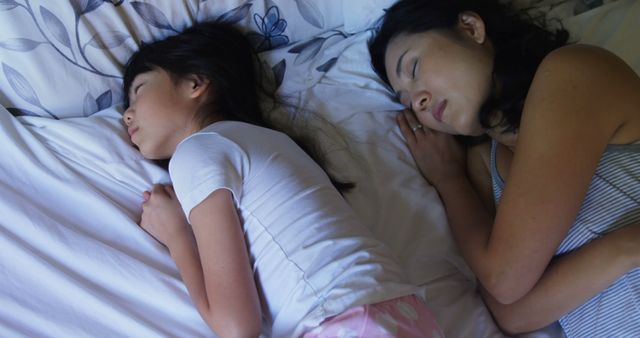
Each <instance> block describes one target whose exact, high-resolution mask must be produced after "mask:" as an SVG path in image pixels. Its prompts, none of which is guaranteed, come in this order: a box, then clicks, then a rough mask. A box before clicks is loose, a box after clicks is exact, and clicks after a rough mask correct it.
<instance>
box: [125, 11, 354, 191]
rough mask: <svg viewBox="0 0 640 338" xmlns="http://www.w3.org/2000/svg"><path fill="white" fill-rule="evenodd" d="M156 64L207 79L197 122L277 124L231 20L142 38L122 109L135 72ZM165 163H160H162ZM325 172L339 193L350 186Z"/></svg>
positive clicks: (305, 141) (313, 151) (312, 148)
mask: <svg viewBox="0 0 640 338" xmlns="http://www.w3.org/2000/svg"><path fill="white" fill-rule="evenodd" d="M157 68H161V69H163V70H165V71H167V72H168V73H169V74H170V75H171V77H172V79H174V80H177V79H183V78H187V77H188V76H190V75H199V76H202V77H203V78H205V79H207V80H209V81H210V83H211V85H210V87H209V88H210V90H209V96H208V98H207V101H206V102H204V103H203V105H202V107H200V110H199V111H198V112H197V115H196V119H198V122H199V123H200V125H201V126H202V127H205V126H207V125H209V124H211V123H212V122H214V121H216V120H218V119H219V118H222V119H224V120H233V121H241V122H246V123H251V124H254V125H258V126H262V127H266V128H270V129H278V128H276V127H275V126H274V125H273V124H272V123H270V122H269V121H268V120H267V119H266V118H265V115H264V112H263V111H262V108H261V104H260V102H261V98H268V99H271V100H273V101H274V102H279V101H278V100H277V98H276V96H275V93H274V91H273V90H270V89H268V88H269V87H268V85H267V84H266V83H265V81H264V79H265V78H266V76H265V73H264V69H263V67H262V63H261V62H260V60H259V59H258V56H257V53H256V52H255V50H254V49H253V47H252V46H251V43H250V42H249V40H248V39H247V38H246V37H245V36H244V35H243V34H242V32H241V31H240V30H238V29H237V28H236V27H235V26H233V25H232V24H229V23H223V22H201V23H197V24H195V25H193V26H191V27H189V28H187V29H186V30H184V31H183V32H182V33H179V34H177V35H174V36H170V37H167V38H165V39H162V40H158V41H155V42H151V43H143V44H142V45H141V46H140V49H139V50H138V51H137V52H136V53H134V54H133V55H132V56H131V57H130V59H129V61H128V62H127V65H126V69H125V73H124V80H123V90H124V94H125V95H124V96H125V102H124V103H125V108H128V107H129V96H128V94H129V90H130V88H131V85H132V83H133V80H134V79H135V77H136V76H137V75H139V74H142V73H145V72H148V71H151V70H153V69H157ZM285 133H286V132H285ZM287 134H289V136H290V137H291V138H292V139H294V141H295V142H296V143H297V144H298V145H299V146H300V147H301V148H302V149H304V150H305V151H306V152H307V153H308V154H309V155H310V156H311V157H312V158H313V159H314V160H315V161H316V162H317V163H318V164H320V165H321V166H322V167H325V165H324V164H325V162H326V161H325V159H324V157H323V156H322V155H321V153H320V152H319V149H318V148H317V145H316V144H314V143H313V142H312V140H311V139H309V138H303V137H294V136H292V135H291V133H287ZM166 163H167V161H160V162H159V164H161V165H166ZM329 176H330V178H331V181H332V183H333V184H334V186H335V187H336V188H338V190H340V191H341V192H345V191H347V190H348V189H350V188H352V187H353V186H354V185H353V184H352V183H348V182H347V183H345V182H340V181H338V180H336V179H334V178H333V177H331V175H329Z"/></svg>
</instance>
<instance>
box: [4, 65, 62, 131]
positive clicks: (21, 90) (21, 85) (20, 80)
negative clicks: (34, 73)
mask: <svg viewBox="0 0 640 338" xmlns="http://www.w3.org/2000/svg"><path fill="white" fill-rule="evenodd" d="M2 72H3V73H4V76H5V77H6V78H7V82H9V86H11V88H12V89H13V91H14V92H16V94H18V96H20V98H21V99H23V100H25V101H27V102H28V103H30V104H32V105H34V106H37V107H38V108H40V109H42V110H44V111H45V112H46V113H47V114H49V115H51V117H53V118H55V119H57V118H58V117H57V116H56V115H54V114H53V113H51V112H50V111H48V110H46V109H45V108H44V107H43V106H42V104H40V99H38V95H37V94H36V92H35V90H33V87H31V84H29V81H28V80H27V79H26V78H25V77H24V76H23V75H22V74H20V72H18V71H17V70H15V69H13V68H11V66H8V65H7V64H5V63H4V62H2ZM36 115H40V114H36Z"/></svg>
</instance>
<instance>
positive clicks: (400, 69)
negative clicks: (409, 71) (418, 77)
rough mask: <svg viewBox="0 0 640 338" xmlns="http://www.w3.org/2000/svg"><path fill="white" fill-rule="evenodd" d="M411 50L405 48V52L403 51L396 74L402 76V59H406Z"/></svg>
mask: <svg viewBox="0 0 640 338" xmlns="http://www.w3.org/2000/svg"><path fill="white" fill-rule="evenodd" d="M408 51H409V50H408V49H407V50H405V51H404V53H402V55H400V57H399V58H398V64H397V65H396V76H398V77H400V74H401V73H402V60H403V59H404V56H405V55H406V54H407V52H408Z"/></svg>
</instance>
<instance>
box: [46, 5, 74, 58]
mask: <svg viewBox="0 0 640 338" xmlns="http://www.w3.org/2000/svg"><path fill="white" fill-rule="evenodd" d="M40 15H42V19H43V21H44V24H45V25H46V26H47V28H48V29H49V32H51V35H53V37H54V38H55V39H56V40H58V42H60V43H61V44H63V45H64V46H65V47H67V48H69V49H71V39H69V33H68V32H67V29H66V28H65V27H64V24H63V23H62V21H60V19H58V17H57V16H55V15H54V14H53V13H51V12H50V11H49V10H48V9H46V8H44V7H42V6H40Z"/></svg>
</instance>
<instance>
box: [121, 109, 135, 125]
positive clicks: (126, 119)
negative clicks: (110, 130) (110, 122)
mask: <svg viewBox="0 0 640 338" xmlns="http://www.w3.org/2000/svg"><path fill="white" fill-rule="evenodd" d="M131 121H133V116H131V110H129V109H127V110H125V112H124V114H122V122H124V124H125V125H126V126H127V127H128V126H129V125H130V124H131Z"/></svg>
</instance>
